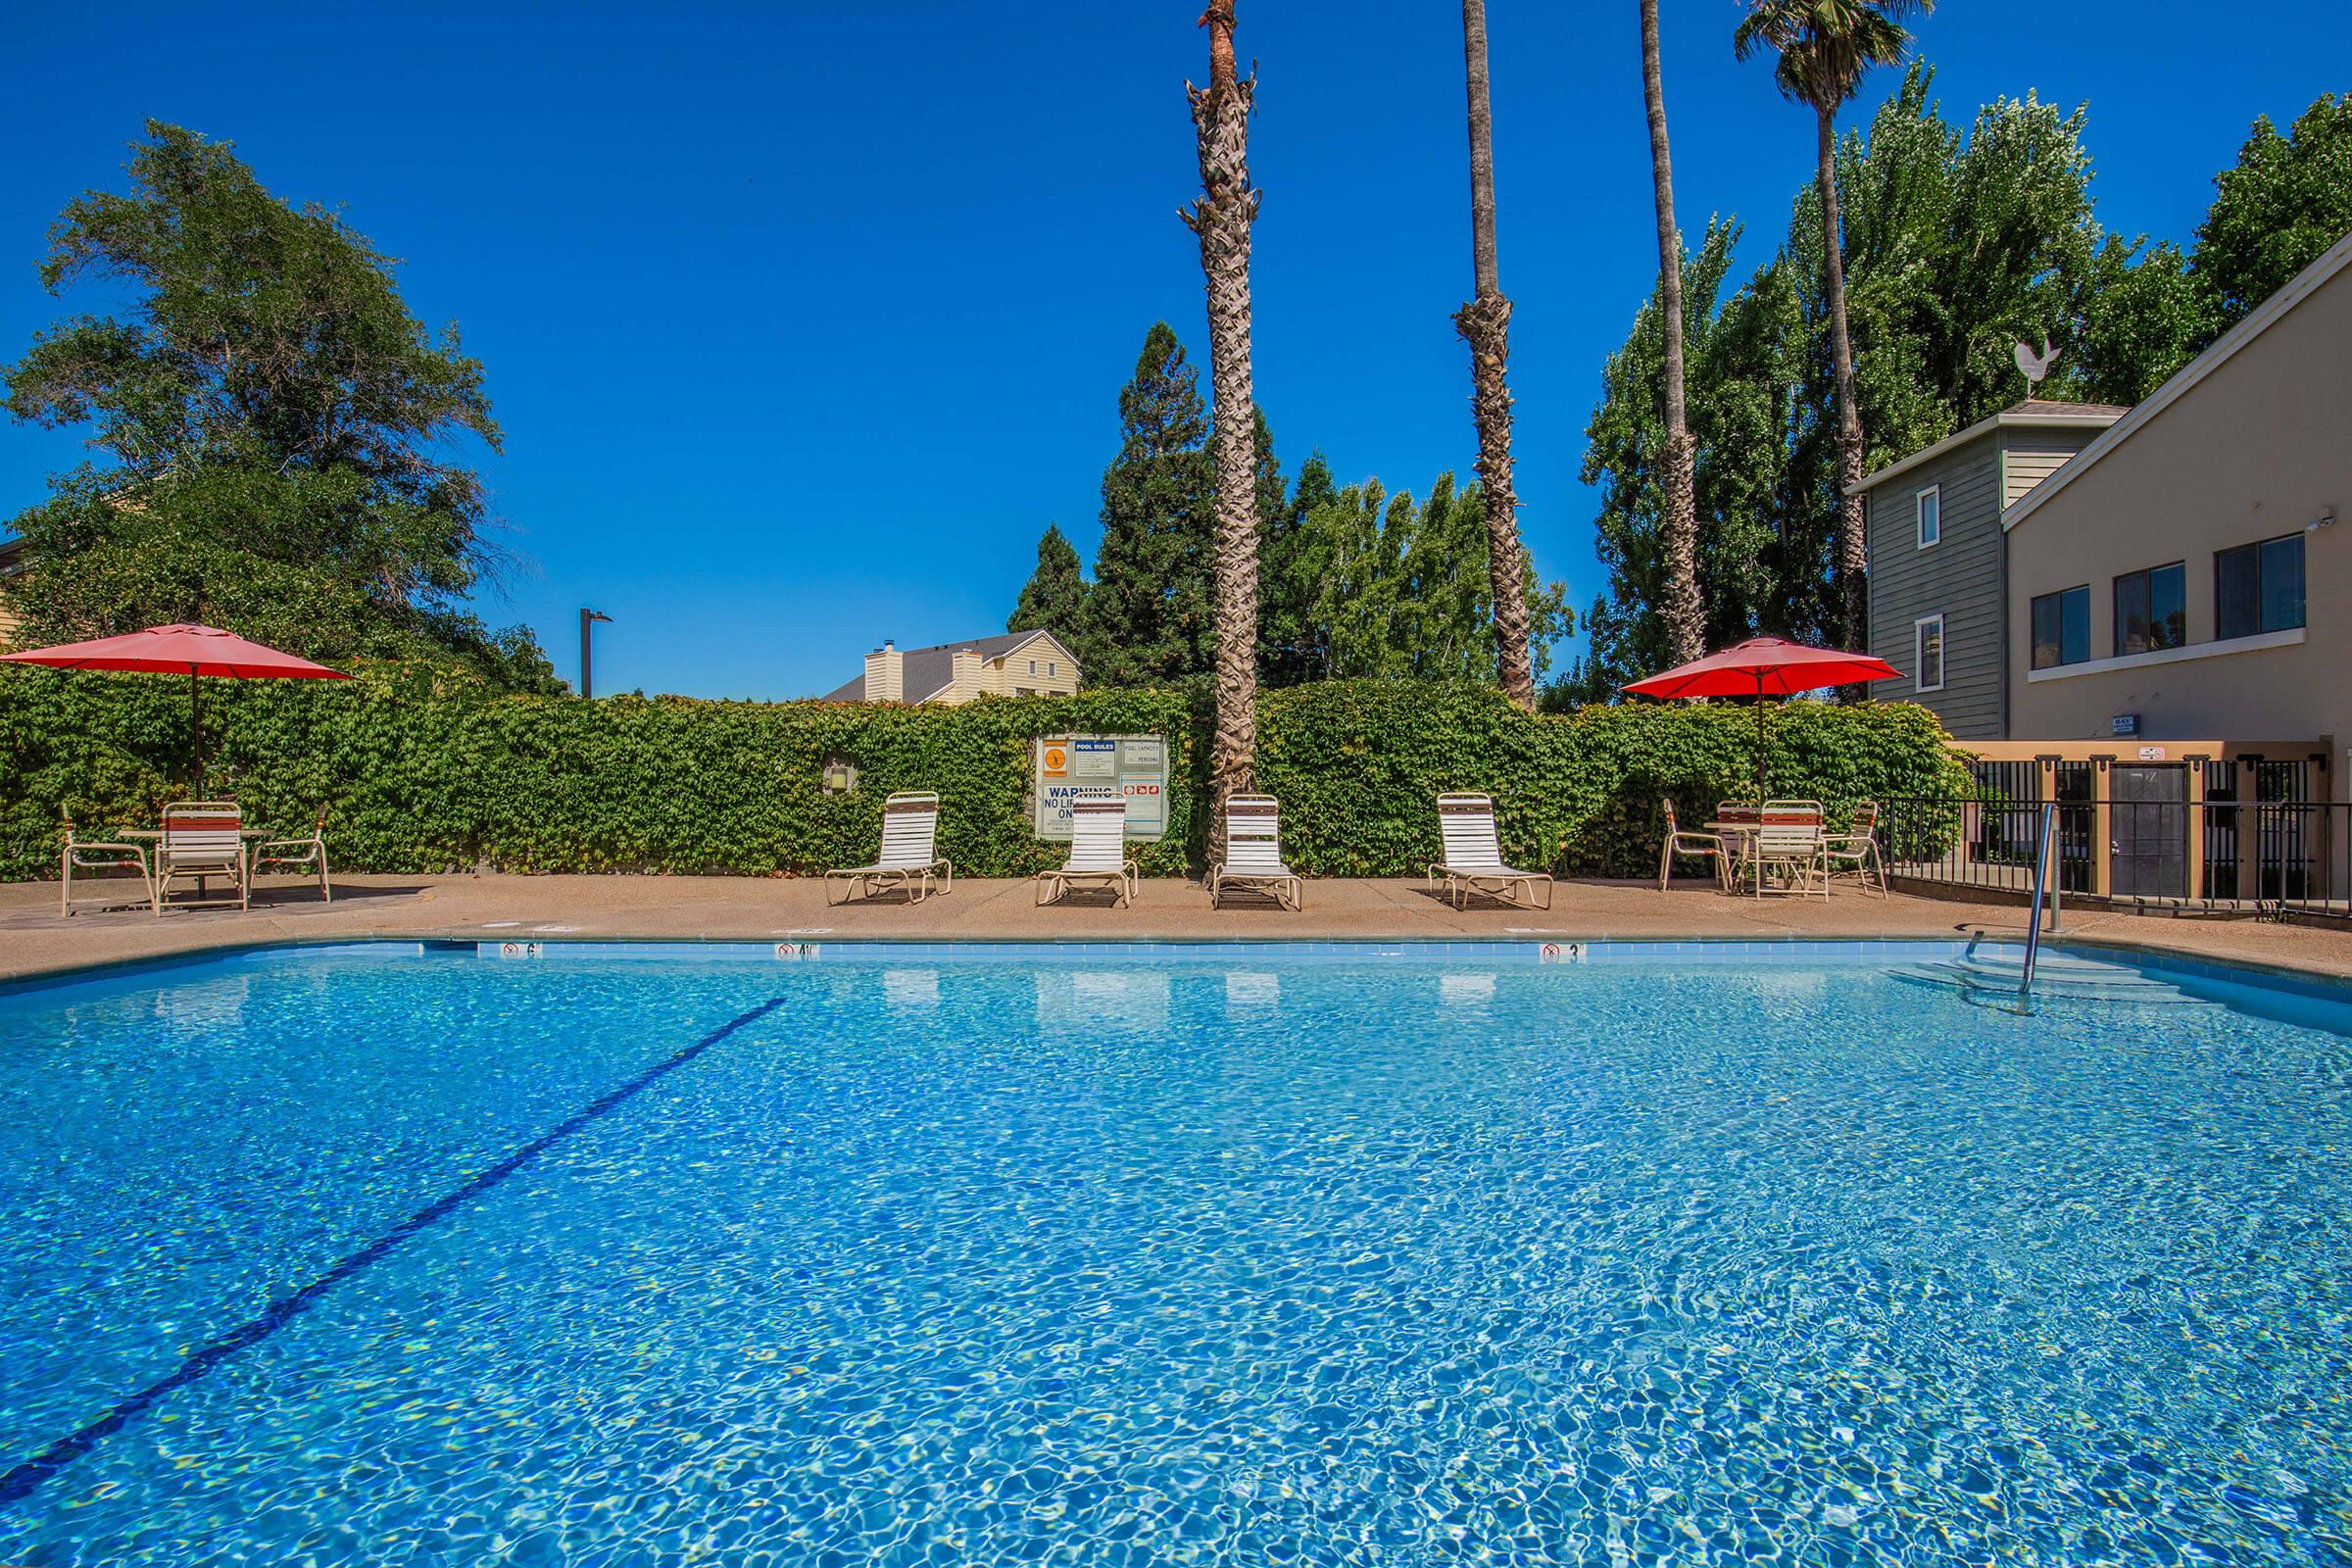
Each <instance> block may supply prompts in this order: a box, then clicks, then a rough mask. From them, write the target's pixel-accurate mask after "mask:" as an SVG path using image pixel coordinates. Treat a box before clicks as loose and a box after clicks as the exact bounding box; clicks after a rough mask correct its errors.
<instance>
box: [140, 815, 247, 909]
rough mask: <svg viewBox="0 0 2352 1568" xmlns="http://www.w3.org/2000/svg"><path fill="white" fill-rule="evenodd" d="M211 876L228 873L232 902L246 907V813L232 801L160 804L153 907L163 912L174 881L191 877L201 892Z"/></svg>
mask: <svg viewBox="0 0 2352 1568" xmlns="http://www.w3.org/2000/svg"><path fill="white" fill-rule="evenodd" d="M216 876H224V877H227V878H228V879H229V880H230V882H231V883H233V884H234V885H235V887H236V890H237V907H238V908H240V909H242V908H245V907H247V906H248V905H249V904H250V902H251V900H252V897H253V873H252V869H251V867H249V866H248V865H247V864H246V861H245V815H244V813H243V812H242V811H240V810H239V809H237V803H236V802H234V801H174V802H172V804H171V805H170V806H167V807H165V808H164V831H163V833H162V835H161V836H160V837H159V838H158V839H157V841H156V846H155V879H154V882H153V884H152V892H153V900H154V905H155V912H156V913H158V914H161V913H163V912H164V906H165V905H166V904H167V903H169V902H170V901H171V898H172V883H173V882H175V881H180V880H184V879H188V878H193V879H194V880H195V882H196V891H197V894H198V896H199V897H202V896H203V894H204V891H205V882H206V879H207V878H210V877H216ZM215 902H225V901H215Z"/></svg>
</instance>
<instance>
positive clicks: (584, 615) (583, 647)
mask: <svg viewBox="0 0 2352 1568" xmlns="http://www.w3.org/2000/svg"><path fill="white" fill-rule="evenodd" d="M612 618H613V617H612V616H611V615H608V614H606V613H604V612H603V611H601V610H590V609H589V608H588V607H587V606H586V605H582V606H581V607H580V695H581V696H582V697H594V696H595V695H596V684H595V682H594V681H593V680H591V679H590V676H589V663H588V638H589V632H588V628H589V627H590V626H592V625H594V624H595V623H596V622H598V621H600V620H611V619H612Z"/></svg>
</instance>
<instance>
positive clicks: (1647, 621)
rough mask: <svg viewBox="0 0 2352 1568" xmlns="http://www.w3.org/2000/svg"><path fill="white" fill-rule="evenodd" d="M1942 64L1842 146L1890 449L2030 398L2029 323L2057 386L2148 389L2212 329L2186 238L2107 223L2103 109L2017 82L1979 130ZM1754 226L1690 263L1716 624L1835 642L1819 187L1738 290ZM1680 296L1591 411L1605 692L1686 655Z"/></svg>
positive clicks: (1591, 638) (1884, 439) (1873, 409)
mask: <svg viewBox="0 0 2352 1568" xmlns="http://www.w3.org/2000/svg"><path fill="white" fill-rule="evenodd" d="M1933 80H1934V77H1933V73H1931V72H1930V71H1929V69H1928V68H1927V67H1925V66H1922V65H1914V66H1913V67H1912V68H1911V69H1910V71H1909V72H1907V73H1906V74H1905V77H1904V80H1903V83H1902V85H1901V86H1900V87H1899V88H1898V89H1897V90H1896V92H1895V93H1893V94H1892V95H1891V96H1890V97H1889V98H1888V99H1887V102H1886V103H1885V104H1884V105H1882V106H1881V107H1880V109H1879V110H1878V111H1877V113H1876V114H1875V115H1874V116H1873V118H1872V121H1871V123H1870V126H1869V132H1868V135H1867V136H1850V137H1848V138H1846V139H1845V140H1844V141H1843V142H1842V143H1841V144H1840V145H1839V147H1838V152H1837V158H1836V174H1837V183H1838V191H1839V207H1840V210H1841V212H1842V213H1843V225H1842V227H1843V234H1844V252H1845V256H1844V260H1845V269H1846V279H1847V284H1848V288H1847V298H1848V304H1849V326H1850V330H1851V332H1852V334H1853V340H1854V344H1855V362H1854V377H1853V379H1854V395H1855V398H1856V401H1857V403H1858V405H1859V408H1860V417H1861V419H1862V422H1863V425H1864V426H1865V428H1867V429H1868V430H1869V431H1870V433H1871V440H1870V443H1869V446H1868V447H1867V449H1866V451H1867V457H1868V461H1869V463H1870V464H1871V466H1879V465H1881V464H1885V463H1887V462H1889V461H1892V460H1893V459H1895V458H1899V457H1901V456H1903V455H1905V454H1906V453H1909V452H1912V451H1916V450H1917V449H1918V448H1920V447H1922V446H1926V445H1928V444H1930V443H1932V442H1934V441H1937V440H1940V439H1942V438H1943V437H1944V436H1947V435H1950V434H1951V433H1952V432H1953V431H1955V430H1957V429H1960V428H1961V427H1963V426H1964V425H1966V424H1969V423H1972V422H1974V421H1975V420H1977V419H1980V418H1983V417H1985V415H1987V414H1990V413H1992V412H1994V411H1996V410H1998V409H2001V408H2004V407H2007V406H2008V405H2010V404H2012V403H2015V402H2016V401H2018V400H2019V399H2020V398H2022V397H2024V396H2025V395H2026V391H2027V387H2026V382H2025V378H2024V376H2023V374H2022V373H2021V372H2020V371H2019V370H2018V368H2017V366H2016V362H2015V360H2014V358H2013V355H2012V345H2013V344H2014V343H2015V342H2018V341H2021V340H2022V341H2026V342H2032V343H2036V344H2037V343H2038V342H2039V341H2040V340H2041V339H2042V338H2043V337H2045V336H2046V337H2047V338H2048V339H2049V340H2050V341H2051V342H2052V343H2053V344H2055V345H2057V346H2059V347H2060V349H2061V351H2062V352H2061V357H2060V361H2059V369H2058V372H2057V374H2056V376H2055V377H2053V379H2052V380H2051V381H2050V382H2049V383H2048V384H2047V386H2046V387H2045V388H2044V394H2045V395H2048V396H2054V397H2081V398H2104V399H2109V400H2113V401H2132V400H2134V399H2136V398H2137V397H2139V396H2143V395H2144V394H2145V392H2146V390H2148V389H2149V388H2151V387H2153V386H2154V385H2155V384H2156V383H2157V382H2159V381H2161V380H2162V379H2163V378H2164V376H2166V375H2168V374H2170V373H2171V372H2172V371H2173V370H2174V369H2176V368H2179V366H2180V364H2181V363H2182V362H2183V361H2184V360H2185V358H2186V354H2187V350H2188V345H2189V342H2190V339H2191V337H2192V335H2193V333H2192V324H2193V320H2194V319H2195V312H2194V310H2193V308H2192V302H2191V300H2190V298H2189V295H2188V292H2187V285H2186V282H2185V280H2184V276H2183V272H2182V270H2181V267H2180V258H2179V255H2178V253H2177V252H2175V251H2173V250H2172V249H2171V248H2170V247H2168V246H2162V245H2156V246H2150V245H2147V244H2146V243H2145V242H2144V241H2136V240H2134V241H2126V240H2122V239H2119V238H2117V237H2115V236H2113V235H2109V234H2107V233H2105V232H2104V231H2103V230H2102V229H2101V228H2100V227H2099V225H2098V223H2097V221H2096V219H2095V215H2094V212H2093V206H2092V202H2091V197H2090V176H2091V167H2090V159H2089V156H2088V154H2087V152H2086V151H2085V150H2084V147H2083V144H2082V129H2083V121H2082V115H2081V114H2080V113H2076V114H2065V113H2062V112H2060V111H2059V110H2057V109H2055V108H2053V107H2052V106H2050V105H2047V104H2042V103H2040V102H2038V101H2036V100H2034V99H2033V98H2031V97H2028V98H2026V99H2023V100H2017V99H2002V100H1999V101H1997V102H1995V103H1993V104H1990V105H1987V106H1986V107H1985V108H1984V109H1983V110H1981V111H1980V112H1979V113H1978V115H1977V117H1976V119H1975V122H1974V123H1973V124H1972V125H1971V126H1970V127H1969V128H1968V130H1967V132H1966V133H1965V134H1963V133H1962V131H1961V130H1960V129H1959V128H1958V127H1956V126H1954V125H1953V124H1952V123H1949V122H1948V121H1946V120H1945V119H1944V118H1943V115H1942V112H1941V110H1940V108H1939V107H1938V106H1937V105H1936V104H1935V103H1934V102H1933V101H1932V98H1931V91H1930V89H1931V87H1932V85H1933ZM1737 232H1738V231H1737V228H1736V226H1734V225H1731V224H1724V223H1719V224H1713V225H1710V227H1709V229H1708V232H1707V237H1706V240H1705V241H1704V242H1703V243H1702V244H1701V245H1699V246H1698V247H1697V248H1696V250H1695V252H1694V253H1693V254H1692V255H1691V256H1690V257H1688V258H1687V259H1686V267H1685V273H1684V292H1685V296H1686V304H1685V333H1686V336H1687V338H1688V340H1689V358H1690V372H1689V373H1690V408H1691V421H1692V431H1691V433H1692V436H1693V438H1694V440H1695V441H1696V442H1697V444H1698V454H1697V462H1696V477H1695V488H1696V505H1697V512H1698V520H1699V537H1698V556H1699V562H1698V565H1699V579H1700V587H1701V594H1702V598H1703V600H1704V602H1705V608H1706V625H1707V637H1706V640H1707V642H1708V643H1709V644H1710V645H1720V644H1722V643H1725V642H1729V641H1733V640H1736V639H1737V638H1739V637H1740V636H1745V635H1749V634H1752V633H1755V632H1770V633H1776V634H1780V635H1786V636H1791V637H1797V638H1801V639H1803V640H1806V641H1811V642H1822V641H1834V640H1836V639H1837V638H1838V636H1839V635H1840V629H1841V624H1842V612H1843V606H1842V602H1841V600H1840V598H1839V596H1838V592H1837V573H1836V552H1837V548H1838V527H1839V523H1840V520H1841V519H1840V495H1839V487H1840V481H1841V478H1842V463H1841V455H1840V453H1839V452H1838V446H1837V438H1836V432H1837V416H1836V409H1837V403H1838V391H1837V380H1836V369H1835V356H1834V353H1833V352H1832V349H1831V345H1830V336H1831V328H1830V312H1829V309H1828V302H1827V293H1828V283H1827V276H1826V273H1827V267H1826V260H1825V258H1824V256H1823V253H1822V241H1821V234H1822V225H1821V221H1820V214H1819V208H1818V193H1817V192H1816V191H1813V190H1806V191H1803V192H1800V194H1799V195H1798V197H1797V199H1796V201H1795V204H1794V208H1793V211H1792V213H1791V216H1790V219H1789V227H1788V234H1787V240H1786V242H1785V245H1784V248H1783V249H1782V251H1781V253H1780V255H1778V256H1777V257H1775V258H1774V259H1773V260H1772V261H1770V262H1769V263H1767V264H1766V265H1765V266H1764V267H1762V268H1760V269H1759V270H1757V271H1756V272H1755V273H1754V274H1753V275H1752V276H1751V277H1750V279H1749V280H1748V281H1747V282H1746V283H1745V284H1744V285H1743V286H1741V287H1740V289H1739V290H1738V291H1737V292H1735V293H1732V294H1730V295H1729V297H1728V298H1727V297H1725V294H1724V290H1725V288H1726V286H1727V284H1728V282H1729V277H1728V267H1729V261H1730V255H1731V249H1732V242H1733V240H1734V238H1735V237H1736V234H1737ZM1719 302H1720V303H1719ZM1660 309H1661V307H1660V305H1659V302H1658V299H1657V297H1656V296H1655V295H1654V294H1653V296H1652V298H1651V300H1650V301H1649V303H1648V304H1647V305H1645V306H1644V308H1643V310H1642V314H1641V315H1640V316H1639V317H1638V318H1637V319H1636V321H1635V326H1634V331H1633V333H1632V335H1631V336H1630V337H1629V339H1628V340H1627V343H1626V345H1625V346H1624V347H1623V348H1622V349H1620V350H1619V351H1618V352H1617V354H1615V355H1613V356H1612V357H1611V359H1610V360H1609V362H1608V364H1607V367H1606V368H1605V370H1604V374H1603V386H1602V399H1601V403H1600V406H1599V407H1598V408H1597V409H1595V411H1594V414H1593V422H1592V424H1591V426H1590V427H1589V429H1588V432H1587V434H1588V437H1589V441H1590V445H1589V448H1588V451H1587V456H1586V468H1585V473H1586V477H1587V479H1588V480H1589V481H1590V482H1592V483H1593V484H1594V485H1595V486H1596V487H1598V489H1599V491H1600V494H1601V511H1600V515H1598V517H1597V518H1596V519H1595V523H1596V528H1597V532H1598V535H1599V542H1598V548H1599V553H1600V557H1601V560H1602V562H1603V564H1605V565H1606V566H1607V567H1608V570H1609V585H1608V587H1607V588H1606V589H1605V590H1604V591H1603V593H1602V594H1601V596H1600V598H1599V599H1598V601H1597V602H1596V603H1595V604H1594V605H1593V609H1592V612H1591V613H1589V614H1588V616H1587V617H1586V622H1585V625H1586V631H1587V636H1588V643H1589V650H1590V652H1589V654H1588V657H1587V659H1586V660H1585V661H1584V662H1582V663H1580V665H1579V666H1578V668H1577V669H1576V670H1574V671H1572V672H1571V675H1570V677H1569V678H1568V680H1567V681H1565V682H1564V683H1563V684H1562V687H1561V688H1560V690H1559V692H1558V694H1557V698H1556V700H1562V701H1564V700H1578V699H1600V698H1605V697H1606V696H1608V695H1609V694H1610V693H1611V692H1612V691H1613V690H1614V689H1615V687H1616V686H1618V685H1620V684H1622V683H1623V682H1624V681H1625V680H1627V679H1630V678H1633V677H1635V676H1637V675H1640V674H1643V673H1647V672H1649V671H1650V670H1654V669H1656V668H1658V667H1660V666H1661V665H1662V664H1664V663H1666V662H1670V661H1669V657H1668V655H1669V649H1668V646H1667V641H1666V638H1665V636H1664V634H1663V631H1662V629H1661V627H1660V626H1659V624H1658V622H1657V618H1656V608H1657V607H1658V606H1659V605H1660V604H1661V602H1662V598H1661V596H1662V593H1663V584H1664V570H1665V568H1664V563H1663V560H1662V557H1661V554H1660V552H1661V548H1662V546H1661V541H1660V539H1659V537H1658V525H1657V518H1658V516H1659V515H1660V498H1659V484H1660V475H1659V472H1658V464H1659V462H1660V456H1659V455H1660V454H1661V453H1662V451H1663V449H1664V444H1665V439H1666V437H1665V430H1664V425H1663V421H1662V405H1663V394H1662V380H1663V365H1662V360H1663V354H1662V345H1661V341H1660V338H1661V331H1660V319H1659V314H1658V313H1659V311H1660Z"/></svg>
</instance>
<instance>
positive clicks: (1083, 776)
mask: <svg viewBox="0 0 2352 1568" xmlns="http://www.w3.org/2000/svg"><path fill="white" fill-rule="evenodd" d="M1094 790H1117V791H1118V792H1119V793H1120V794H1122V795H1124V796H1126V797H1127V836H1128V837H1129V838H1131V839H1141V840H1144V841H1145V842H1147V843H1149V842H1152V841H1154V840H1157V839H1159V838H1161V837H1162V836H1164V835H1165V834H1166V833H1167V831H1168V743H1167V741H1166V739H1165V738H1164V737H1162V736H1158V735H1049V736H1047V737H1046V738H1045V739H1043V740H1041V741H1039V742H1038V743H1037V777H1036V781H1035V789H1034V791H1033V794H1032V799H1033V800H1034V801H1035V802H1036V808H1037V836H1038V837H1039V838H1041V839H1060V840H1064V841H1066V840H1067V839H1068V838H1069V836H1070V797H1071V796H1072V795H1075V794H1077V793H1079V792H1081V791H1090V792H1091V791H1094Z"/></svg>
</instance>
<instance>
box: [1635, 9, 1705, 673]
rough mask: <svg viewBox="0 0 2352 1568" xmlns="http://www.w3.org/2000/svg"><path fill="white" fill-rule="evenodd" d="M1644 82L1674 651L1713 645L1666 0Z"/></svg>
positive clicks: (1677, 656)
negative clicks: (1671, 133) (1669, 105)
mask: <svg viewBox="0 0 2352 1568" xmlns="http://www.w3.org/2000/svg"><path fill="white" fill-rule="evenodd" d="M1642 93H1643V95H1644V96H1645V97H1646V98H1647V99H1648V100H1649V180H1650V184H1651V185H1652V186H1653V187H1654V189H1655V192H1656V196H1657V209H1658V310H1659V312H1660V314H1661V315H1662V316H1663V317H1664V318H1665V323H1664V324H1665V327H1666V454H1665V457H1666V472H1665V476H1664V477H1665V485H1664V490H1665V497H1664V516H1663V518H1662V519H1661V520H1662V522H1663V524H1664V526H1663V528H1662V530H1661V531H1662V533H1663V535H1664V539H1665V545H1666V604H1665V607H1664V616H1665V621H1666V657H1667V659H1668V660H1669V661H1670V662H1673V663H1677V664H1683V663H1688V662H1691V660H1693V659H1696V658H1697V657H1698V656H1699V655H1700V654H1702V653H1704V652H1706V648H1705V640H1706V617H1705V616H1704V614H1703V613H1701V612H1700V609H1699V603H1698V501H1697V498H1696V497H1695V496H1694V495H1693V494H1692V490H1693V489H1694V479H1693V476H1692V473H1691V469H1692V466H1693V461H1694V460H1693V457H1692V443H1691V419H1690V411H1689V409H1688V407H1687V400H1686V398H1685V395H1684V391H1683V243H1682V232H1681V230H1680V229H1679V228H1677V227H1676V225H1675V221H1674V160H1673V158H1672V156H1671V155H1669V154H1668V152H1667V150H1666V86H1665V80H1664V76H1663V73H1661V71H1660V69H1659V66H1658V0H1642Z"/></svg>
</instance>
